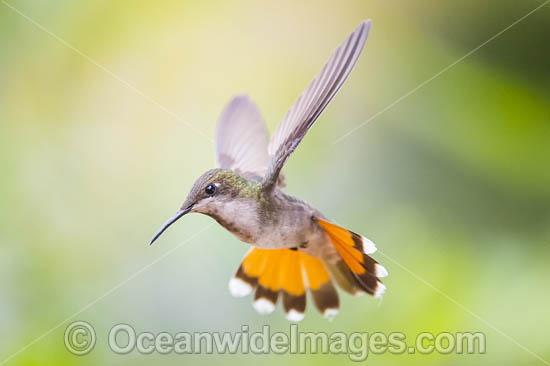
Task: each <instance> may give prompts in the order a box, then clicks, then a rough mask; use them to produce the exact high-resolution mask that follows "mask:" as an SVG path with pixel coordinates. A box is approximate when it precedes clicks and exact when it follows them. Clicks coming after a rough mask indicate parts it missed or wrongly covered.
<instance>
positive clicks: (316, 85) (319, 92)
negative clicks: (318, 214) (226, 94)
mask: <svg viewBox="0 0 550 366" xmlns="http://www.w3.org/2000/svg"><path fill="white" fill-rule="evenodd" d="M370 26H371V21H370V20H367V21H363V22H361V24H359V26H358V27H357V28H356V29H355V30H354V31H353V33H351V34H350V35H349V36H348V38H346V40H344V42H343V43H342V44H341V45H340V46H339V47H338V48H337V49H336V51H335V52H334V53H333V54H332V56H331V57H330V59H329V60H328V62H327V63H326V65H325V66H324V67H323V69H322V70H321V72H320V73H319V74H318V75H317V76H316V77H315V78H314V79H313V80H312V81H311V82H310V84H309V85H308V86H307V87H306V89H305V90H304V92H303V93H302V94H301V95H300V96H299V97H298V99H297V100H296V101H295V102H294V104H293V105H292V107H290V109H289V110H288V112H287V113H286V114H285V116H284V117H283V119H282V120H281V122H280V123H279V125H278V126H277V129H276V130H275V133H274V134H273V136H272V138H271V141H270V143H269V147H268V152H269V156H270V157H271V161H270V162H269V167H268V169H267V172H266V175H265V177H264V181H263V186H264V190H270V189H272V188H273V187H274V186H275V184H276V182H277V179H278V177H279V174H280V172H281V169H282V167H283V165H284V163H285V162H286V160H287V159H288V157H289V156H290V154H291V153H292V152H293V151H294V149H296V147H297V146H298V144H299V143H300V141H302V139H303V138H304V136H305V134H306V133H307V131H308V130H309V129H310V128H311V126H312V125H313V123H314V122H315V120H316V119H317V118H318V117H319V115H320V114H321V113H322V112H323V110H324V109H325V107H326V106H327V105H328V103H329V102H330V101H331V99H332V98H333V97H334V96H335V95H336V93H337V92H338V90H339V89H340V87H341V86H342V84H343V83H344V81H345V80H346V78H347V77H348V75H349V74H350V72H351V70H352V69H353V66H354V65H355V63H356V62H357V59H358V58H359V55H360V54H361V51H362V49H363V46H364V44H365V41H366V39H367V36H368V33H369V30H370Z"/></svg>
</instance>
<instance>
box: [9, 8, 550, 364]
mask: <svg viewBox="0 0 550 366" xmlns="http://www.w3.org/2000/svg"><path fill="white" fill-rule="evenodd" d="M540 4H542V1H531V0H525V1H512V0H508V1H502V0H501V1H496V0H490V1H483V2H479V1H474V0H466V1H461V2H456V1H435V0H421V1H414V2H412V1H411V2H395V1H389V2H388V1H382V0H380V1H343V2H333V1H305V2H294V1H277V2H272V1H269V2H267V1H262V2H257V1H241V2H229V1H204V2H199V1H196V2H193V1H160V2H150V1H107V0H103V1H89V2H81V1H79V2H74V1H48V2H37V1H29V0H26V1H22V0H6V1H2V2H1V3H0V30H1V31H0V50H1V51H0V171H1V179H0V202H1V210H0V243H1V244H0V245H1V247H0V248H1V249H0V289H1V290H0V362H1V360H5V359H6V358H8V357H10V356H11V355H12V354H13V353H15V352H17V351H19V350H21V348H22V347H24V346H25V345H28V344H29V343H30V342H33V341H34V340H36V339H37V337H40V336H42V335H44V333H45V332H47V331H48V330H50V329H52V328H53V327H55V326H56V325H59V327H58V328H55V329H54V330H53V331H51V332H49V333H46V334H45V335H44V336H43V337H42V338H40V339H38V341H36V342H35V343H33V344H32V345H30V346H29V347H28V348H25V349H23V350H21V352H20V353H18V354H17V355H16V356H14V357H13V358H11V359H9V360H8V361H7V362H6V365H39V364H40V365H42V364H75V365H97V364H127V363H131V364H134V365H150V364H158V365H163V364H175V363H178V364H186V363H192V364H210V363H212V362H224V364H239V365H243V364H257V363H258V362H262V363H264V364H266V365H270V364H274V365H275V364H277V365H279V364H281V363H285V364H288V365H308V364H316V365H317V364H329V363H334V362H338V363H348V362H351V361H349V359H348V358H347V356H345V355H310V354H304V355H282V356H277V355H263V356H254V355H239V354H237V355H216V354H214V355H186V356H178V355H167V356H166V355H159V354H153V355H148V356H145V355H139V354H137V353H136V352H133V353H131V354H130V355H126V356H119V355H114V354H113V353H112V352H111V351H110V350H109V348H108V346H107V334H108V331H109V329H110V328H111V327H112V326H113V325H115V324H117V323H121V322H124V323H129V324H131V325H133V326H134V327H135V328H136V330H137V331H138V332H141V331H152V332H160V331H167V332H172V333H176V332H178V331H238V330H239V329H240V327H241V325H242V324H249V325H250V327H251V329H255V330H258V329H260V328H261V326H262V325H264V324H268V325H271V326H272V327H273V330H274V331H275V330H283V331H288V322H287V321H286V320H285V319H284V317H283V314H282V312H281V310H280V309H277V311H276V312H275V313H274V314H272V315H270V316H260V315H258V314H256V313H255V311H254V310H253V309H252V307H251V301H250V298H245V299H233V298H231V296H230V294H229V292H228V290H227V282H228V280H229V278H230V276H231V275H232V274H233V272H234V271H235V270H236V268H237V266H238V264H239V262H240V260H241V258H242V255H243V253H245V251H246V250H247V246H246V245H245V244H243V243H240V242H239V241H238V240H237V239H235V238H234V237H233V236H231V235H229V234H227V233H226V232H225V231H224V230H223V229H222V228H221V227H219V226H217V225H216V226H212V227H210V228H209V229H208V230H207V231H205V232H202V233H201V234H199V235H198V236H196V237H194V238H193V239H192V240H190V241H188V242H185V244H184V245H182V246H181V247H179V248H178V249H177V250H173V251H172V252H169V251H170V250H171V249H173V248H175V247H176V246H177V245H179V244H180V243H182V242H184V241H186V240H187V238H189V237H192V236H193V235H194V234H195V233H196V232H197V231H199V230H201V229H202V228H204V227H205V226H207V225H209V223H210V222H211V221H212V220H211V219H209V218H208V217H205V216H201V215H191V216H188V217H186V218H185V220H182V221H181V222H178V224H177V225H175V226H173V227H172V228H171V229H170V230H169V231H168V232H166V234H165V235H164V236H163V237H162V238H161V240H159V241H158V242H157V243H156V245H154V246H152V247H149V246H148V240H149V239H150V237H151V235H152V234H153V233H154V232H155V231H156V230H157V228H158V227H159V225H160V224H162V223H163V222H164V220H165V219H166V218H168V217H169V216H170V215H171V214H172V213H173V212H174V211H175V210H176V209H177V208H178V207H179V205H180V204H181V202H182V201H183V199H184V198H185V196H186V194H187V191H188V189H189V188H190V186H191V185H192V183H193V181H194V179H195V178H196V177H198V176H199V175H200V174H201V173H202V172H203V171H205V170H206V169H209V168H211V167H212V166H213V162H214V153H213V146H212V144H211V142H210V141H209V139H208V138H205V137H204V136H203V135H205V136H213V133H214V127H215V122H216V120H217V117H218V115H219V113H220V112H221V110H222V108H223V106H224V104H225V103H226V102H227V101H228V100H229V99H230V98H231V96H232V95H234V94H236V93H247V94H249V95H250V96H251V98H252V99H253V100H255V101H256V102H257V103H258V105H259V107H260V109H261V111H262V113H263V116H264V118H265V120H266V121H267V123H268V126H269V129H270V130H271V131H273V129H274V128H275V126H276V124H277V122H278V121H279V120H280V118H281V117H282V115H283V114H284V112H285V111H286V109H287V108H288V107H289V106H290V105H291V103H292V102H293V100H294V99H295V98H296V97H297V95H298V94H299V93H300V92H301V90H302V89H303V88H304V87H305V86H306V84H307V83H308V82H309V81H310V80H311V78H312V77H313V76H314V75H315V74H316V73H317V72H318V71H319V70H320V69H321V67H322V66H323V64H324V62H325V61H326V59H327V58H328V56H329V55H330V53H331V52H332V51H333V49H334V48H335V47H336V46H337V45H338V44H339V43H340V42H341V41H342V40H343V39H344V38H345V37H346V36H347V35H348V34H349V32H351V31H352V30H353V29H354V28H355V27H356V26H357V24H358V23H359V22H360V21H361V20H362V19H365V18H372V19H373V27H372V30H371V34H370V37H369V39H368V41H367V44H366V49H365V52H364V53H363V54H362V56H361V58H360V59H359V62H358V63H357V65H356V68H355V70H354V72H353V73H352V74H351V77H350V79H349V80H348V81H347V83H346V84H345V86H344V87H343V88H342V90H341V92H340V93H339V94H338V96H337V97H336V98H335V99H334V100H333V102H332V103H331V104H330V106H329V107H328V108H327V109H326V111H325V112H324V113H323V115H322V116H321V118H320V119H319V120H318V122H317V123H316V125H315V127H314V128H313V129H312V131H311V132H310V133H309V134H308V136H307V138H306V139H305V140H304V142H303V144H302V145H300V147H299V148H298V150H297V151H296V153H295V154H294V155H293V156H292V158H291V159H290V160H289V162H288V164H287V166H286V168H285V174H286V177H287V183H288V187H287V191H288V192H289V193H292V194H295V195H297V196H299V197H302V198H304V199H306V200H308V201H309V202H311V203H312V204H313V205H315V206H316V207H318V208H319V209H321V210H322V211H323V212H325V213H326V215H327V216H328V217H330V218H332V219H334V220H335V221H337V222H340V223H345V224H346V225H347V226H348V227H349V228H350V229H353V230H355V231H357V232H360V233H363V234H364V235H366V236H367V237H369V238H371V239H372V240H373V241H375V242H376V243H377V245H378V247H379V249H380V251H381V253H383V255H382V254H377V255H375V257H376V258H377V259H378V260H379V261H381V262H382V263H383V264H384V265H385V266H386V268H387V269H388V270H389V273H390V275H389V277H387V279H386V280H385V283H386V285H387V287H388V290H387V292H386V294H385V296H384V298H383V300H382V301H378V300H375V299H372V298H369V297H361V298H352V297H351V296H347V295H345V294H343V295H342V296H341V299H342V306H341V308H342V309H341V313H340V315H339V316H338V317H337V318H336V319H335V320H334V321H333V322H327V321H326V320H325V319H323V318H322V317H321V316H319V315H318V314H317V313H316V312H315V310H314V309H312V308H311V307H310V308H309V309H308V311H307V314H306V318H305V319H304V320H303V321H302V322H301V323H300V329H301V330H302V331H320V330H325V331H327V332H335V331H344V332H348V333H351V332H354V331H363V332H376V331H381V332H386V333H389V332H404V333H405V334H406V335H407V337H408V339H409V340H411V341H413V340H414V338H415V337H416V335H417V334H418V333H420V332H443V331H446V332H466V331H472V332H473V331H480V332H484V333H485V334H486V337H487V354H485V355H456V354H451V355H439V354H432V355H418V354H414V355H409V354H404V355H400V356H396V355H392V354H385V355H381V356H375V355H371V356H370V357H369V358H368V359H367V361H366V362H368V363H369V364H378V363H380V364H390V365H391V364H422V365H426V364H444V365H458V364H461V365H462V364H467V363H470V364H494V365H496V364H498V365H500V364H514V365H534V364H541V365H542V364H544V363H543V362H542V361H540V360H538V359H537V358H535V357H534V356H533V355H531V354H529V353H528V352H527V351H525V350H524V349H522V348H521V347H519V346H518V345H516V344H514V342H512V341H510V339H507V338H506V337H505V336H503V335H502V334H500V333H499V332H498V331H496V330H495V329H494V328H492V327H491V326H489V325H488V324H487V323H489V324H492V325H493V326H494V327H496V328H498V329H499V330H500V331H502V332H504V333H505V334H507V335H509V336H510V337H512V338H513V339H515V340H517V342H519V343H520V344H522V345H524V346H525V347H527V348H528V349H530V350H532V351H533V352H535V353H537V354H539V355H540V357H542V358H543V359H545V360H546V361H550V341H549V338H548V331H549V329H550V312H549V310H548V309H550V291H549V280H550V266H549V259H550V248H549V244H550V164H549V163H550V90H549V85H550V84H549V83H550V69H549V66H550V4H549V5H546V6H544V7H542V8H541V9H540V10H538V11H536V12H535V13H533V14H532V15H530V16H529V17H527V18H526V19H525V20H523V21H522V22H520V23H518V24H517V25H515V26H514V27H512V28H511V29H509V30H508V31H506V32H505V33H503V34H502V35H500V36H499V37H497V38H496V39H494V40H493V41H491V42H490V43H488V44H487V45H485V46H484V47H482V48H480V49H479V50H478V51H477V52H475V53H473V54H472V55H470V56H469V57H467V58H465V59H464V60H463V61H461V62H459V63H458V64H456V65H455V66H454V67H452V68H451V69H449V70H448V71H446V72H444V73H443V74H441V75H440V76H439V77H437V78H435V79H434V80H432V81H431V82H429V83H428V84H426V85H424V86H423V87H422V88H420V89H419V90H417V91H416V92H414V93H413V94H411V95H410V96H408V97H407V98H405V99H403V100H401V101H400V102H399V103H397V104H395V105H394V106H393V107H391V108H390V109H388V110H386V111H385V112H384V113H382V114H379V115H378V116H377V117H376V118H375V119H373V120H371V121H370V122H369V123H368V124H367V125H365V126H363V127H362V128H360V129H357V130H356V131H355V132H354V133H352V134H351V135H349V136H348V137H347V138H346V139H344V140H342V141H340V142H338V143H336V144H334V143H333V142H334V141H335V140H336V139H337V138H338V137H340V136H342V135H344V134H345V133H346V132H348V131H350V130H351V129H353V128H354V127H356V126H357V125H359V124H361V123H362V122H363V121H365V120H367V119H369V118H370V117H372V116H373V115H375V114H376V113H377V112H379V111H381V110H383V109H384V108H385V107H386V106H388V105H390V104H391V103H393V102H394V101H396V100H397V99H398V98H400V97H401V96H403V95H404V94H406V93H408V92H409V91H411V90H412V89H413V88H415V87H417V86H418V85H420V84H421V83H423V82H424V81H425V80H427V79H429V78H431V77H432V76H434V75H435V74H436V73H438V72H439V71H441V70H443V69H444V68H445V67H447V66H448V65H450V64H451V63H453V62H454V61H456V60H458V59H459V58H461V57H462V56H464V55H465V54H467V53H468V52H470V51H471V50H472V49H474V48H475V47H477V46H478V45H480V44H481V43H483V42H485V41H486V40H488V39H489V38H490V37H492V36H493V35H495V34H496V33H498V32H499V31H501V30H502V29H504V28H506V27H507V26H509V25H510V24H512V23H513V22H514V21H516V20H518V19H519V18H521V17H522V16H523V15H525V14H527V13H528V12H529V11H531V10H532V9H534V8H535V7H537V6H538V5H540ZM8 5H9V6H12V7H15V8H16V9H17V10H18V11H20V12H21V13H22V14H23V15H22V14H18V13H17V11H15V10H14V9H11V8H10V7H9V6H8ZM26 17H27V18H26ZM33 22H36V23H35V24H33ZM38 24H39V25H38ZM41 27H43V28H41ZM54 35H55V36H54ZM56 36H57V37H59V39H56V38H55V37H56ZM189 125H191V126H192V128H191V127H189ZM201 134H203V135H201ZM168 252H169V254H168V255H166V256H164V257H163V258H162V259H160V260H158V261H156V260H157V258H159V257H161V256H163V255H164V254H166V253H168ZM389 258H391V260H390V259H389ZM154 261H156V262H155V263H154V264H153V265H150V266H149V267H147V268H146V269H144V270H142V269H143V268H144V267H146V266H148V265H149V264H151V263H152V262H154ZM396 263H399V264H400V265H401V266H403V267H405V268H407V269H409V270H410V271H412V272H413V273H414V274H415V275H416V276H417V277H415V276H413V275H411V274H410V273H409V272H407V271H406V270H404V269H403V267H401V266H400V265H398V264H396ZM139 271H141V272H139ZM136 273H137V274H136ZM129 278H130V280H129V281H127V282H125V281H126V280H127V279H129ZM419 278H420V279H422V280H419ZM423 281H427V282H428V283H429V284H431V285H433V286H434V287H436V288H437V289H439V290H440V291H441V292H443V293H444V294H446V295H448V296H450V297H452V298H453V299H455V300H456V301H458V302H459V303H460V304H462V305H463V306H464V307H465V308H467V309H469V310H470V311H471V312H473V313H475V314H477V315H478V316H479V317H481V318H482V319H484V320H485V321H486V322H484V321H480V319H478V318H476V317H475V316H472V314H470V313H469V312H468V311H465V310H464V309H463V308H461V307H460V306H457V304H455V303H453V302H452V301H449V299H448V298H446V297H445V296H443V295H441V293H438V292H437V291H435V290H434V289H433V288H431V287H430V286H428V285H426V283H424V282H423ZM104 294H106V296H103V295H104ZM90 303H91V305H90V306H88V307H86V306H87V305H88V304H90ZM82 309H84V310H83V311H82V312H80V313H78V314H77V315H76V316H73V314H75V313H77V312H79V311H80V310H82ZM74 320H86V321H88V322H90V323H91V324H92V325H93V326H94V327H95V329H96V332H97V334H98V341H97V345H96V347H95V349H94V350H93V351H92V352H91V353H90V354H88V355H87V356H83V357H77V356H73V355H72V354H70V353H69V352H68V351H67V350H66V349H65V347H64V345H63V332H64V329H65V327H66V325H67V324H69V322H71V321H74ZM63 321H65V322H64V323H61V322H63ZM60 323H61V324H60Z"/></svg>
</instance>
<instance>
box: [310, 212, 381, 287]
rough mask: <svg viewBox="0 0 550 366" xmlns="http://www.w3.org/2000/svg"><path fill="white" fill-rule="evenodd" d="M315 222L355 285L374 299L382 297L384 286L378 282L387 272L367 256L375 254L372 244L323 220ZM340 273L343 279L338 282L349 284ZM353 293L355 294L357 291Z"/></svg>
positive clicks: (343, 272)
mask: <svg viewBox="0 0 550 366" xmlns="http://www.w3.org/2000/svg"><path fill="white" fill-rule="evenodd" d="M317 222H318V223H319V225H320V226H321V227H322V228H323V230H324V231H325V233H326V234H327V236H328V237H329V239H330V241H331V242H332V244H333V245H334V248H335V249H336V251H337V252H338V254H339V255H340V257H341V258H342V261H343V263H344V264H345V266H346V267H347V268H348V269H349V272H350V273H351V274H352V276H353V278H354V279H355V282H356V285H359V287H360V288H361V289H362V290H363V291H366V292H367V293H369V294H371V295H374V296H375V297H380V296H382V294H383V293H384V291H385V290H386V286H384V284H383V283H382V282H381V281H380V280H379V277H384V276H386V275H387V274H388V272H387V271H386V269H385V268H384V267H383V266H382V265H380V264H379V263H378V262H376V261H375V260H374V259H372V258H371V257H370V256H368V254H372V253H374V252H376V246H375V245H374V243H373V242H372V241H370V240H369V239H367V238H365V237H364V236H361V235H359V234H356V233H354V232H352V231H349V230H347V229H344V228H342V227H340V226H338V225H334V224H332V223H330V222H328V221H325V220H323V219H317ZM340 273H341V274H342V275H343V277H344V278H341V279H340V280H341V281H342V282H347V283H349V282H350V281H349V278H348V279H345V277H346V271H344V270H342V269H340ZM348 277H349V276H348ZM351 287H352V288H353V287H354V286H351ZM355 292H356V293H357V291H355Z"/></svg>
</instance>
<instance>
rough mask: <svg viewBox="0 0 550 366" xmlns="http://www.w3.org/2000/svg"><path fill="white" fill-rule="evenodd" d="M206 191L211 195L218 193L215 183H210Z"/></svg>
mask: <svg viewBox="0 0 550 366" xmlns="http://www.w3.org/2000/svg"><path fill="white" fill-rule="evenodd" d="M204 192H205V193H206V194H207V195H209V196H213V195H214V194H215V193H216V186H215V185H214V184H209V185H207V186H206V188H205V189H204Z"/></svg>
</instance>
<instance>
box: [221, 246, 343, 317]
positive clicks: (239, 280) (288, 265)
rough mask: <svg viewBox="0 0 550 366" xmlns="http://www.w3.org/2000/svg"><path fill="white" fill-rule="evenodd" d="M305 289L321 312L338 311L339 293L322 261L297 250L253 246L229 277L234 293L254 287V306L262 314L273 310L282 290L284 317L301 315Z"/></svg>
mask: <svg viewBox="0 0 550 366" xmlns="http://www.w3.org/2000/svg"><path fill="white" fill-rule="evenodd" d="M306 289H309V291H310V293H311V296H312V299H313V303H314V304H315V307H316V308H317V310H319V311H320V312H321V313H322V314H323V315H325V316H327V317H332V316H334V315H336V314H337V313H338V307H339V300H338V293H337V292H336V289H335V288H334V285H333V284H332V281H331V278H330V275H329V273H328V271H327V269H326V268H325V266H324V265H323V262H322V261H321V260H319V259H317V258H314V257H311V256H309V255H307V254H304V253H300V252H298V251H296V250H292V249H258V248H252V249H251V250H250V251H249V252H248V253H247V254H246V256H245V258H244V260H243V262H242V263H241V265H240V267H239V269H238V270H237V273H236V274H235V277H233V278H232V279H231V281H229V290H230V291H231V294H232V295H233V296H237V297H240V296H246V295H248V294H250V293H251V292H252V291H253V290H255V294H254V308H255V309H256V310H257V311H258V312H259V313H261V314H268V313H271V312H272V311H273V310H275V304H276V303H277V299H278V298H279V294H281V297H282V302H283V309H284V311H285V314H286V318H287V319H288V320H291V321H300V320H302V319H303V317H304V311H305V308H306Z"/></svg>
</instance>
